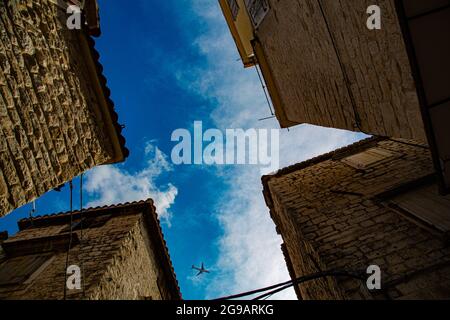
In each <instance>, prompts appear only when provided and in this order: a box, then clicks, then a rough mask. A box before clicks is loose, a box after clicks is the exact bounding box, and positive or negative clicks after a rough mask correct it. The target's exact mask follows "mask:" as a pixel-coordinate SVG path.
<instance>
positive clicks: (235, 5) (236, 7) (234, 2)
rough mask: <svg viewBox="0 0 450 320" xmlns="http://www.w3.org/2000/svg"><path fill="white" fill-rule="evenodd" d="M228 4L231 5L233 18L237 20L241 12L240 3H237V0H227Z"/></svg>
mask: <svg viewBox="0 0 450 320" xmlns="http://www.w3.org/2000/svg"><path fill="white" fill-rule="evenodd" d="M227 2H228V6H229V7H230V10H231V14H232V16H233V20H234V21H236V19H237V16H238V14H239V9H240V8H239V4H238V3H237V0H227Z"/></svg>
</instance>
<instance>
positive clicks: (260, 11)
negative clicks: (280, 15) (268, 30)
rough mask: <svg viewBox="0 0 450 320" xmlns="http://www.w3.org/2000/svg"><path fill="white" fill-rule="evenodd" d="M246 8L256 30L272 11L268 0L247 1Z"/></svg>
mask: <svg viewBox="0 0 450 320" xmlns="http://www.w3.org/2000/svg"><path fill="white" fill-rule="evenodd" d="M245 6H246V7H247V10H248V14H249V15H250V17H251V20H252V23H253V26H254V27H255V28H257V27H258V26H259V25H260V24H261V22H262V21H263V20H264V18H265V16H266V14H267V13H268V12H269V9H270V6H269V3H268V2H267V0H245Z"/></svg>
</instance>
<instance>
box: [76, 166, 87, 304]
mask: <svg viewBox="0 0 450 320" xmlns="http://www.w3.org/2000/svg"><path fill="white" fill-rule="evenodd" d="M80 218H81V220H80V252H79V255H78V257H79V258H80V256H81V255H82V251H83V174H81V176H80ZM80 264H81V285H82V289H83V298H84V297H85V296H86V291H85V285H84V284H85V283H84V276H85V274H84V263H83V257H81V258H80Z"/></svg>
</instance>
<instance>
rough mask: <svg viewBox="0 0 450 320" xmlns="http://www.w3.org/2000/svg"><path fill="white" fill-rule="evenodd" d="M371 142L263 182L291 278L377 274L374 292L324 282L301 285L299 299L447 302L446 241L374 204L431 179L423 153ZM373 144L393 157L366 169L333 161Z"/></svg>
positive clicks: (449, 252) (342, 281) (345, 282)
mask: <svg viewBox="0 0 450 320" xmlns="http://www.w3.org/2000/svg"><path fill="white" fill-rule="evenodd" d="M374 141H376V140H372V142H367V141H364V142H362V143H359V144H358V145H354V146H351V147H348V148H345V149H342V150H338V151H336V152H334V153H330V154H327V155H323V156H321V157H318V158H315V159H312V160H310V161H307V162H304V163H300V164H298V165H295V166H293V167H290V168H286V169H283V170H281V171H280V172H279V173H278V174H275V175H273V176H266V177H263V182H264V186H265V197H266V202H267V204H268V206H269V207H270V208H271V216H272V218H273V220H274V221H275V223H276V225H277V230H278V231H279V233H280V234H281V235H282V237H283V240H284V242H285V244H286V247H287V254H288V255H289V258H290V262H291V264H292V269H293V270H294V272H295V274H294V275H293V277H299V276H302V275H308V274H312V273H316V272H319V271H325V270H332V269H339V270H343V269H346V270H357V271H361V270H362V271H364V270H366V268H367V267H368V266H369V265H372V264H376V265H379V266H380V268H381V270H382V288H383V290H382V291H380V292H375V293H374V294H369V293H368V291H367V290H365V289H363V287H361V284H362V283H361V282H359V281H357V280H352V279H347V278H326V279H321V280H316V281H312V282H309V283H305V284H304V285H300V286H299V292H300V296H299V298H302V299H336V298H340V299H368V298H390V299H411V298H424V299H427V298H435V299H442V298H445V299H448V298H450V247H448V245H447V243H446V241H445V237H444V238H443V237H441V236H438V235H437V234H436V233H435V232H432V231H430V230H429V229H427V228H424V227H423V226H420V225H419V224H417V223H413V222H412V221H411V220H410V219H407V218H406V217H405V216H403V215H401V214H399V213H398V212H397V211H394V210H392V209H390V208H389V207H387V206H385V205H384V203H383V202H380V201H379V200H377V199H378V198H377V196H378V195H379V194H380V193H383V192H385V191H387V190H390V189H393V188H395V187H398V186H400V185H403V184H405V183H408V182H411V181H415V180H417V179H419V178H422V177H425V176H428V175H430V174H432V173H433V167H432V161H431V158H430V154H429V151H428V149H427V148H424V147H423V146H415V145H410V144H409V142H406V143H404V142H401V143H400V142H396V141H392V140H382V141H376V142H374ZM374 143H375V144H374ZM374 145H378V146H380V147H382V148H384V149H386V150H390V151H391V152H393V153H394V154H395V155H396V156H394V157H391V158H388V159H386V160H383V161H380V162H377V163H376V164H374V165H373V166H370V167H369V168H366V169H364V170H361V169H355V168H353V167H351V166H349V165H347V164H345V163H344V162H343V161H342V159H339V157H338V156H337V155H339V153H340V152H343V153H344V154H345V153H346V152H347V153H348V152H351V151H352V150H353V152H354V153H358V152H359V151H358V150H364V148H365V146H366V148H369V146H370V147H373V146H374ZM436 193H437V191H436ZM449 212H450V208H449Z"/></svg>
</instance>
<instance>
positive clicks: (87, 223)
mask: <svg viewBox="0 0 450 320" xmlns="http://www.w3.org/2000/svg"><path fill="white" fill-rule="evenodd" d="M110 218H111V215H110V214H108V215H101V216H98V217H90V218H83V229H87V228H100V227H102V226H104V225H105V223H106V222H108V220H109V219H110ZM80 229H81V220H78V221H74V222H73V223H72V231H76V230H80ZM66 232H70V225H68V226H66V227H65V228H63V229H62V230H61V231H60V233H66Z"/></svg>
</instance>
